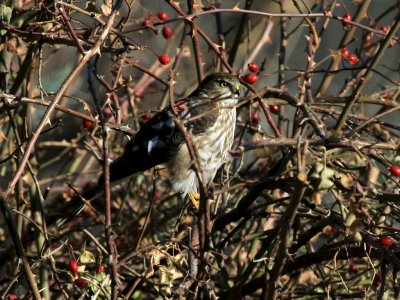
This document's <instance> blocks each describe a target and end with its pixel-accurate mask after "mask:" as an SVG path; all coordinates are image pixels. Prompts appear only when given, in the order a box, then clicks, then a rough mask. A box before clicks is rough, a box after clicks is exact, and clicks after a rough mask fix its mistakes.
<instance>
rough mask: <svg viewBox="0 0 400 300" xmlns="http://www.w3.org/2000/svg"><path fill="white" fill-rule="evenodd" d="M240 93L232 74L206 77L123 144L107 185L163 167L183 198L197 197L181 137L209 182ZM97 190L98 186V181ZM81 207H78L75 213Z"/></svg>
mask: <svg viewBox="0 0 400 300" xmlns="http://www.w3.org/2000/svg"><path fill="white" fill-rule="evenodd" d="M239 95H240V82H239V79H238V77H237V76H235V75H232V74H229V73H214V74H211V75H209V76H207V77H206V78H205V79H204V80H203V81H202V82H201V83H200V85H199V86H198V87H197V89H196V90H195V91H194V92H192V93H191V94H190V95H189V96H188V97H187V98H185V99H183V100H180V101H178V102H177V103H176V105H175V106H174V108H172V107H167V108H165V109H163V110H162V111H160V112H158V113H157V114H155V115H154V116H153V117H152V118H151V119H150V120H148V121H147V122H146V123H145V124H143V126H142V127H141V128H140V130H139V131H138V132H137V133H136V135H135V136H134V137H133V138H132V139H131V140H130V141H129V142H128V143H127V144H126V145H125V149H124V153H123V154H122V156H120V157H119V158H117V159H116V160H115V161H114V162H113V163H111V165H110V182H111V183H115V182H117V181H119V180H121V179H123V178H126V177H128V176H131V175H133V174H135V173H137V172H141V171H145V170H148V169H150V168H152V167H155V166H158V165H160V164H165V166H166V167H167V169H168V171H169V174H170V178H169V181H170V182H171V186H172V189H173V190H174V191H175V192H179V193H181V195H182V196H186V195H187V194H189V196H191V198H192V200H193V201H194V199H193V197H195V195H197V196H198V194H197V191H198V188H199V180H198V178H197V176H196V171H195V170H194V168H193V160H192V157H191V154H190V152H189V148H188V145H187V141H186V139H185V135H186V136H190V140H191V142H192V143H193V144H194V146H195V147H194V148H195V152H197V161H198V165H199V166H200V170H201V174H199V175H200V176H201V178H202V182H203V183H204V184H208V183H209V182H210V181H212V180H213V179H214V177H215V175H216V173H217V171H218V169H219V168H220V167H221V165H222V164H223V163H224V162H225V161H226V158H227V155H228V150H230V148H231V146H232V143H233V140H234V131H235V124H236V108H235V106H236V104H237V102H238V96H239ZM177 122H179V123H180V124H182V126H178V123H177ZM182 129H183V130H182ZM98 186H99V187H100V186H102V178H100V180H99V184H98ZM97 191H98V188H97ZM92 196H93V193H84V194H83V197H84V198H86V199H90V198H92ZM82 209H83V205H82V206H81V207H80V208H79V209H77V210H76V211H75V213H74V215H76V214H77V213H79V212H80V211H81V210H82Z"/></svg>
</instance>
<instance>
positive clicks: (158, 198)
mask: <svg viewBox="0 0 400 300" xmlns="http://www.w3.org/2000/svg"><path fill="white" fill-rule="evenodd" d="M153 199H154V200H156V201H158V200H161V193H160V191H155V192H154V194H153Z"/></svg>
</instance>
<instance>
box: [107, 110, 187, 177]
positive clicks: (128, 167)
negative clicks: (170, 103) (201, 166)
mask: <svg viewBox="0 0 400 300" xmlns="http://www.w3.org/2000/svg"><path fill="white" fill-rule="evenodd" d="M186 114H187V112H186ZM182 143H184V138H183V135H182V133H181V131H180V129H179V128H178V127H177V126H176V124H175V121H174V114H173V113H172V110H171V108H170V107H168V108H166V109H164V110H162V111H161V112H159V113H157V114H155V115H154V116H153V117H152V118H151V119H150V120H149V121H148V122H146V123H144V124H143V125H142V127H141V128H140V130H139V131H138V132H137V134H136V135H135V136H134V137H133V138H132V139H131V140H130V141H129V142H128V143H127V144H126V145H125V150H124V154H123V155H122V156H121V157H119V158H118V159H117V160H115V161H114V162H113V163H112V164H111V165H110V181H111V182H114V181H117V180H119V179H122V178H124V177H127V176H130V175H133V174H135V173H136V172H140V171H145V170H148V169H150V168H152V167H155V166H157V165H160V164H163V163H166V162H167V161H169V160H170V159H171V158H172V157H173V156H174V155H175V154H176V153H177V152H178V150H179V148H180V146H181V145H182Z"/></svg>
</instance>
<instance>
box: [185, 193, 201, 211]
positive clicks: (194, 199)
mask: <svg viewBox="0 0 400 300" xmlns="http://www.w3.org/2000/svg"><path fill="white" fill-rule="evenodd" d="M188 196H189V198H190V200H191V201H192V204H193V206H194V207H195V208H196V209H197V210H198V209H199V207H200V204H199V201H200V194H199V193H197V192H196V191H193V190H190V191H189V192H188Z"/></svg>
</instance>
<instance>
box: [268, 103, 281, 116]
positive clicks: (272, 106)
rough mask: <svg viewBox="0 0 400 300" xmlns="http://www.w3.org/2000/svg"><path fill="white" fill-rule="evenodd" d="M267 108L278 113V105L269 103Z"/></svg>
mask: <svg viewBox="0 0 400 300" xmlns="http://www.w3.org/2000/svg"><path fill="white" fill-rule="evenodd" d="M269 110H270V111H271V112H272V113H274V114H279V105H270V107H269Z"/></svg>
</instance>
